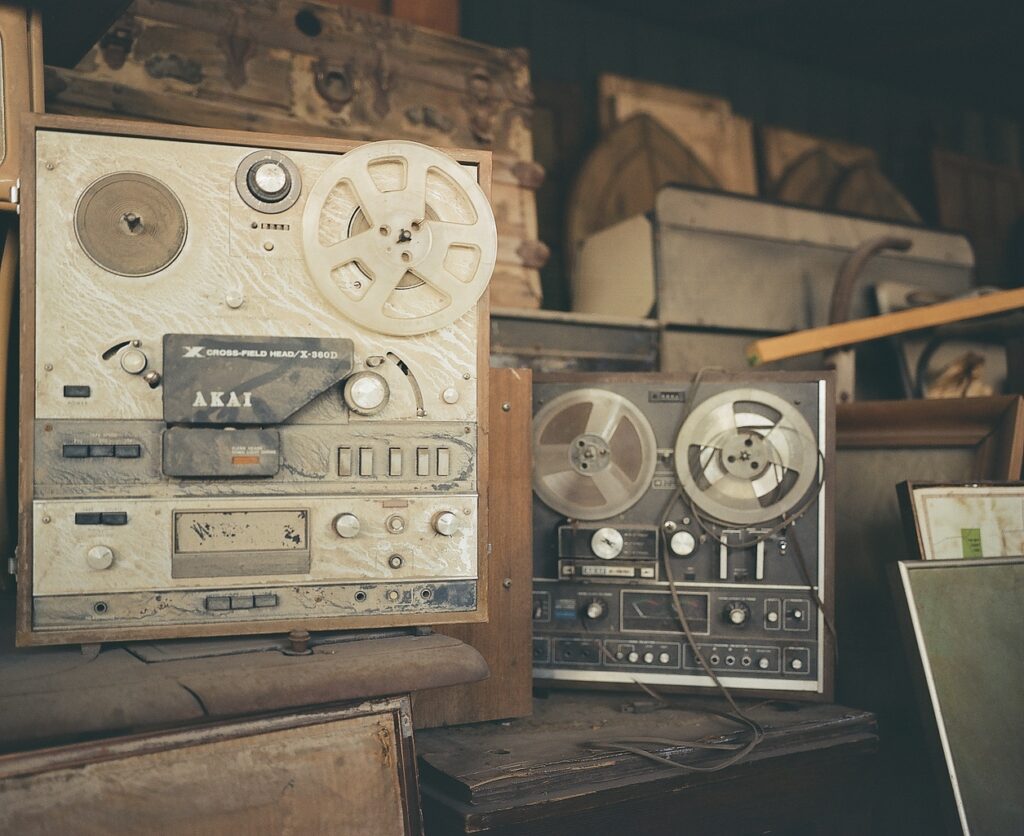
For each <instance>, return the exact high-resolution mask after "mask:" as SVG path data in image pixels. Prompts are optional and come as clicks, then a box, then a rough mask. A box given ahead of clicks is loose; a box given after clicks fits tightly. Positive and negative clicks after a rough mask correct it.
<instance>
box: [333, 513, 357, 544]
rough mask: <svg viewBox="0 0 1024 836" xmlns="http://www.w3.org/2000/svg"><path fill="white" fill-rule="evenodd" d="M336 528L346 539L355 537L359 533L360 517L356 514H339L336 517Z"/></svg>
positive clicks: (340, 535)
mask: <svg viewBox="0 0 1024 836" xmlns="http://www.w3.org/2000/svg"><path fill="white" fill-rule="evenodd" d="M334 530H335V531H336V532H337V534H338V536H339V537H344V538H345V539H346V540H349V539H351V538H352V537H355V536H356V535H357V534H358V533H359V517H357V516H356V515H355V514H338V516H337V517H335V518H334Z"/></svg>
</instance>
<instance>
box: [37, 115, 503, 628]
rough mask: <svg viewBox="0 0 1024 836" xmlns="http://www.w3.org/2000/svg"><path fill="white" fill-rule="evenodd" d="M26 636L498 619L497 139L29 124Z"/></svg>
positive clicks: (56, 121) (60, 120) (54, 120)
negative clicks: (434, 145) (492, 411)
mask: <svg viewBox="0 0 1024 836" xmlns="http://www.w3.org/2000/svg"><path fill="white" fill-rule="evenodd" d="M25 150H26V154H27V156H28V159H29V160H30V161H31V163H30V164H31V166H32V171H33V175H34V176H33V177H30V178H29V180H28V182H27V183H26V184H25V190H24V191H25V194H24V198H23V207H22V215H23V229H26V230H27V233H28V234H24V236H23V264H24V265H25V266H26V268H27V269H26V270H25V277H24V284H23V298H22V312H23V314H22V315H23V318H24V319H25V321H26V322H28V323H31V324H32V325H34V328H33V327H29V328H27V329H24V333H23V342H22V356H23V358H24V361H26V362H25V363H24V369H25V371H24V372H23V381H22V402H23V414H22V457H23V462H25V464H27V465H28V467H27V468H25V469H24V472H23V474H22V486H21V487H22V491H21V493H22V497H23V500H22V511H21V521H20V546H19V557H18V563H19V567H18V568H19V586H20V595H21V597H20V600H19V607H20V618H19V640H20V641H22V642H23V643H56V642H62V641H90V640H93V641H98V640H107V639H115V638H134V637H156V636H164V635H166V636H170V635H185V634H193V635H203V634H223V633H230V632H245V631H271V630H275V629H276V630H281V629H291V628H292V627H294V626H305V627H307V628H313V629H328V628H330V629H336V628H338V627H359V626H383V625H398V624H426V623H438V622H450V621H474V620H481V619H483V618H485V617H486V613H485V611H484V609H483V606H482V604H483V601H484V596H483V594H482V593H483V590H481V589H480V586H479V584H480V580H479V579H481V578H482V577H484V576H485V573H480V572H479V571H478V560H479V559H480V557H481V556H483V555H485V554H486V542H487V540H486V531H484V530H483V528H482V519H483V517H482V515H481V508H482V507H485V504H484V503H485V498H484V497H483V496H482V490H481V480H482V476H483V475H484V470H485V466H486V445H485V439H486V432H485V430H484V429H483V428H482V426H481V421H482V420H484V417H485V415H486V409H483V410H481V409H480V408H479V405H480V403H486V392H484V391H483V388H484V385H485V381H486V375H485V374H484V375H482V374H481V370H486V367H487V357H488V351H487V332H488V328H487V311H486V296H485V295H483V294H484V293H485V290H486V285H487V280H488V278H489V276H490V273H491V270H492V268H493V264H494V257H495V251H496V235H495V231H494V223H493V216H492V214H491V210H490V207H489V205H488V201H487V196H486V189H487V186H488V183H489V157H488V156H487V155H486V154H484V153H474V152H455V153H456V157H457V159H455V158H453V157H450V156H448V155H447V154H444V153H442V152H440V151H437V150H435V149H431V148H428V147H426V146H421V145H418V144H416V143H409V142H380V143H367V144H365V145H359V144H356V143H346V142H331V141H328V140H306V139H297V138H294V137H279V136H268V135H260V134H249V133H239V132H223V131H205V130H199V129H187V128H168V127H156V126H147V125H137V124H132V123H118V122H95V121H91V120H89V121H87V120H79V119H74V118H67V117H38V118H36V119H35V120H33V123H32V124H31V126H30V130H29V131H28V133H27V134H26V149H25Z"/></svg>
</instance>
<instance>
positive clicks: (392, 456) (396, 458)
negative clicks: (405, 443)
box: [388, 447, 402, 476]
mask: <svg viewBox="0 0 1024 836" xmlns="http://www.w3.org/2000/svg"><path fill="white" fill-rule="evenodd" d="M388 475H389V476H401V475H402V448H401V447H392V448H391V449H390V450H388Z"/></svg>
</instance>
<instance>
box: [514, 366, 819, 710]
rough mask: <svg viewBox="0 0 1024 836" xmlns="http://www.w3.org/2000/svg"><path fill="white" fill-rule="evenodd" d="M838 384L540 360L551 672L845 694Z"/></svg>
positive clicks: (541, 665)
mask: <svg viewBox="0 0 1024 836" xmlns="http://www.w3.org/2000/svg"><path fill="white" fill-rule="evenodd" d="M833 386H834V378H833V374H832V373H831V372H821V373H812V372H806V373H805V372H777V373H765V374H756V373H755V374H720V373H712V372H708V373H704V374H700V375H698V376H696V377H695V378H693V379H691V378H690V377H689V376H684V375H671V374H621V373H620V374H596V373H595V374H563V375H540V376H538V377H536V378H535V384H534V427H533V432H534V445H533V450H534V493H535V497H534V509H533V514H534V593H533V595H534V600H533V606H534V610H533V625H534V640H533V641H534V645H533V665H534V678H535V681H536V682H537V684H540V685H544V684H546V685H557V686H575V687H590V688H593V687H597V688H600V687H605V688H615V687H620V688H621V687H623V686H624V685H630V684H633V683H636V682H641V683H648V684H650V685H653V686H655V687H657V688H659V689H660V688H663V687H664V688H666V689H669V690H687V689H690V690H705V691H706V690H708V689H709V688H714V687H715V685H716V682H715V679H717V680H718V681H719V682H720V683H721V684H722V685H724V686H726V687H727V688H729V689H735V690H737V691H740V692H742V693H745V694H759V695H765V696H772V697H779V696H782V695H786V696H791V697H795V698H800V699H810V700H829V699H831V695H832V691H833V669H834V662H835V659H834V640H835V636H834V634H833V630H832V620H831V613H832V602H833V582H832V579H833V577H834V574H833V547H834V544H833V519H832V516H833V507H832V483H833V476H832V468H833V462H834V451H835V435H834V426H835V414H834V413H835V407H834V395H833ZM709 671H710V672H713V674H714V678H713V677H712V676H711V674H710V673H709Z"/></svg>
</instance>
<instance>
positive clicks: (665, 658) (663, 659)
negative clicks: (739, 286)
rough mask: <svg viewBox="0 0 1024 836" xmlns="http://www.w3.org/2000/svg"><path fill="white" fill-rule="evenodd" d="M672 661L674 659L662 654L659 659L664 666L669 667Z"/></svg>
mask: <svg viewBox="0 0 1024 836" xmlns="http://www.w3.org/2000/svg"><path fill="white" fill-rule="evenodd" d="M671 659H672V657H671V656H669V655H668V654H667V653H662V654H661V655H660V656H659V657H658V661H659V662H661V664H663V665H667V664H668V663H669V661H670V660H671Z"/></svg>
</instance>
